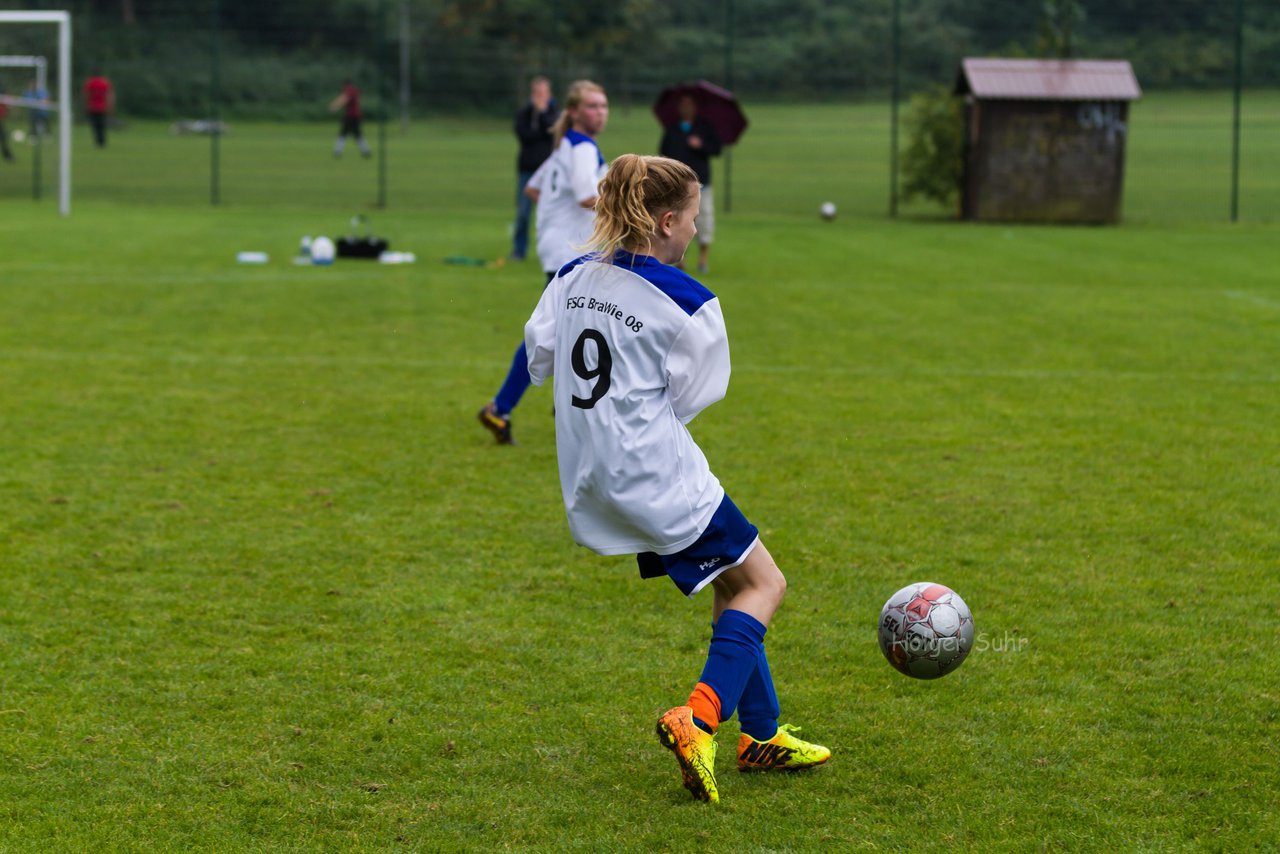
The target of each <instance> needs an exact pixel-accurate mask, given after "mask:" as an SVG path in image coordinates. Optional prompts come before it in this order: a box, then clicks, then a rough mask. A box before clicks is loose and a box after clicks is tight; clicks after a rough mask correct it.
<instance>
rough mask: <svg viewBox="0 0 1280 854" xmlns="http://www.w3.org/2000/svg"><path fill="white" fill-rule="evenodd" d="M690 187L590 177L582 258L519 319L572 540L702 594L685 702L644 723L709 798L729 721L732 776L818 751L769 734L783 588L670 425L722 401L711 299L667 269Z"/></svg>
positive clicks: (673, 174)
mask: <svg viewBox="0 0 1280 854" xmlns="http://www.w3.org/2000/svg"><path fill="white" fill-rule="evenodd" d="M698 194H699V189H698V178H697V175H695V174H694V172H693V170H691V169H690V168H689V167H687V166H685V165H684V164H682V163H679V162H677V161H675V160H669V159H667V158H663V157H641V156H638V155H634V154H626V155H623V156H621V157H619V158H618V159H617V160H615V161H614V162H613V164H612V166H611V167H610V169H609V173H608V175H606V176H605V179H604V180H603V181H602V182H601V183H600V198H599V200H598V201H597V203H596V221H595V229H594V231H593V233H592V235H591V241H590V245H591V246H592V248H593V249H594V251H593V252H592V253H591V254H589V255H585V256H583V257H581V258H578V259H576V260H575V261H573V262H571V263H570V264H567V265H566V266H565V267H564V268H562V269H561V270H560V272H559V273H558V274H557V275H556V277H555V279H553V280H552V282H551V284H550V285H549V286H548V287H547V289H546V290H545V291H544V292H543V294H542V299H541V301H539V303H538V307H537V308H536V309H535V310H534V313H533V316H532V317H531V318H530V319H529V322H528V323H527V324H526V325H525V345H526V348H527V350H528V357H529V374H530V377H531V379H532V381H533V382H534V383H536V384H538V385H541V384H542V383H543V382H545V381H546V379H547V378H548V377H550V376H553V375H554V376H555V377H556V382H555V387H554V398H555V418H556V451H557V455H558V458H559V466H560V486H561V491H562V493H563V496H564V503H565V510H566V513H567V515H568V517H569V529H570V531H571V533H572V534H573V538H574V541H575V542H577V543H579V544H580V545H583V546H586V547H587V548H590V549H592V550H593V551H595V552H598V553H599V554H604V555H613V554H636V555H637V560H638V562H639V564H640V574H641V576H643V577H646V578H647V577H654V576H657V575H666V576H668V577H670V578H671V580H672V581H673V582H675V584H676V586H677V587H679V588H680V590H681V592H683V593H684V594H685V595H686V596H693V595H694V594H695V593H697V592H698V591H699V590H701V589H702V588H704V587H706V586H708V585H710V587H711V589H712V603H711V612H712V626H713V629H712V635H711V646H710V650H709V651H708V653H707V659H706V663H705V666H704V667H703V670H702V677H701V679H699V681H698V683H697V685H696V686H695V687H694V689H693V692H692V694H691V695H690V697H689V701H688V703H687V704H686V705H681V706H676V707H675V708H673V709H670V710H669V711H667V712H666V713H665V714H663V715H662V717H660V718H659V719H658V726H657V730H658V738H659V740H660V741H661V743H662V744H663V746H665V747H667V748H668V749H670V750H671V751H672V752H674V753H675V756H676V760H677V761H678V762H679V764H680V772H681V775H682V777H683V780H684V785H685V787H686V788H687V789H688V790H689V791H690V792H691V793H692V794H693V796H694V797H695V798H696V799H698V800H701V801H717V800H719V794H718V791H717V788H716V778H715V767H714V766H715V755H716V743H715V732H716V728H717V727H718V726H719V724H720V723H721V721H724V720H727V719H728V718H730V717H731V716H732V715H733V713H734V710H735V709H736V710H737V712H738V720H739V723H740V724H741V729H742V736H741V738H740V739H739V741H738V770H740V771H753V770H773V769H787V770H793V769H797V768H808V767H812V766H815V765H821V764H822V763H824V762H826V761H827V760H828V759H829V758H830V757H831V751H830V750H828V749H827V748H825V747H822V746H821V745H817V744H810V743H809V742H805V741H801V740H800V739H798V738H796V737H795V735H794V734H793V733H794V732H795V729H796V728H795V727H791V726H782V727H779V726H778V714H779V707H778V699H777V696H776V695H775V693H774V689H773V679H772V677H771V676H770V674H769V663H768V661H767V659H766V658H765V653H764V636H765V631H766V627H767V626H768V624H769V621H770V619H771V618H772V617H773V614H774V612H775V611H776V610H777V608H778V606H779V605H780V604H781V602H782V597H783V594H784V593H785V592H786V579H784V578H783V576H782V573H781V572H780V571H779V570H778V567H777V565H776V564H775V563H774V562H773V558H772V557H770V556H769V551H768V550H767V549H766V548H765V547H764V544H763V543H761V542H760V538H759V536H758V534H759V532H758V530H757V528H756V527H755V526H754V525H752V524H751V523H750V522H748V521H747V519H746V517H744V516H743V515H742V513H741V511H739V510H738V508H737V506H735V505H734V503H733V501H731V500H730V499H729V496H728V495H726V494H725V491H724V488H723V487H722V486H721V485H720V481H719V480H717V479H716V477H715V475H714V474H712V473H711V469H710V467H709V466H708V465H707V459H706V457H705V456H703V454H702V451H701V450H700V449H699V448H698V446H697V445H696V444H694V441H693V438H692V437H691V436H690V435H689V431H688V429H687V428H686V427H685V425H686V424H687V423H688V422H689V421H691V420H692V419H693V418H694V416H696V415H697V414H698V413H699V412H701V411H702V410H703V409H705V408H706V407H708V406H710V405H711V404H713V403H715V402H716V401H717V400H719V399H720V398H722V397H724V394H725V391H726V390H727V388H728V382H729V342H728V337H727V335H726V332H725V326H724V317H723V315H722V314H721V311H720V302H719V300H717V299H716V296H715V295H714V294H712V293H711V292H710V291H708V290H707V289H706V288H705V287H703V286H702V285H701V284H699V283H698V282H697V281H695V280H694V279H693V278H691V277H690V276H688V275H686V274H685V273H684V272H683V271H681V270H679V269H676V268H675V267H673V266H670V265H673V264H675V263H676V262H678V261H680V260H681V259H682V258H683V257H684V253H685V249H686V248H688V246H689V242H690V241H691V240H692V239H693V236H694V234H695V233H696V228H695V227H694V223H693V221H694V217H695V216H697V213H698Z"/></svg>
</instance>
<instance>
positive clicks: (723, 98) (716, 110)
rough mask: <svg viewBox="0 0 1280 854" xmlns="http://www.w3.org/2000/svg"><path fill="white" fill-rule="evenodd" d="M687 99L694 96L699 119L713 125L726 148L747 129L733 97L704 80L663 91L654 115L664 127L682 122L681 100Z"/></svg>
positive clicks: (656, 104)
mask: <svg viewBox="0 0 1280 854" xmlns="http://www.w3.org/2000/svg"><path fill="white" fill-rule="evenodd" d="M685 95H692V96H693V98H694V100H696V101H697V102H698V115H699V116H700V117H701V118H704V119H706V120H707V121H708V122H710V123H711V126H712V127H714V128H715V129H716V133H717V134H718V135H719V136H720V141H721V142H722V143H724V144H725V145H732V144H733V143H735V142H737V141H738V137H740V136H742V132H743V131H744V130H746V129H747V117H746V116H744V115H743V114H742V108H741V107H740V106H738V99H737V98H735V97H734V96H733V93H732V92H730V91H729V90H728V89H722V88H720V87H719V86H717V85H715V84H714V83H708V82H707V81H705V80H699V81H698V82H697V83H681V84H680V85H679V86H669V87H668V88H666V89H663V90H662V94H661V95H659V96H658V100H657V101H656V102H654V105H653V114H654V115H655V116H657V117H658V121H659V122H661V123H662V126H663V127H666V126H667V125H669V124H671V123H673V122H678V121H680V99H681V98H683V97H684V96H685Z"/></svg>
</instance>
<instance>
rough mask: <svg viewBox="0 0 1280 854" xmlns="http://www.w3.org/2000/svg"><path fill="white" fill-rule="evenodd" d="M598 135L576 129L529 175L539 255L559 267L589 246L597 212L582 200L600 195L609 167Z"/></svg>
mask: <svg viewBox="0 0 1280 854" xmlns="http://www.w3.org/2000/svg"><path fill="white" fill-rule="evenodd" d="M608 168H609V167H608V165H607V164H606V163H605V161H604V156H603V155H601V154H600V147H599V146H597V145H596V141H595V140H594V139H592V138H591V137H589V136H587V135H586V134H583V133H578V132H577V131H576V130H572V129H570V130H568V131H566V132H565V135H564V139H562V140H560V145H559V146H557V147H556V150H555V151H554V152H552V154H551V156H550V157H548V158H547V159H546V160H545V161H544V162H543V164H542V165H541V166H540V167H538V171H537V172H535V173H534V175H533V177H532V178H530V179H529V183H530V184H531V185H532V186H533V187H535V188H537V190H538V191H539V193H540V195H539V197H538V209H537V210H538V214H537V226H536V228H537V234H538V260H540V261H541V262H542V269H543V270H545V271H546V272H548V273H554V272H555V271H557V270H559V269H560V268H561V267H563V266H564V265H565V264H568V263H569V262H570V261H572V260H573V259H574V258H577V257H578V256H579V255H581V254H582V253H583V252H584V251H585V250H584V249H583V247H584V246H585V244H586V242H587V241H588V240H589V239H590V238H591V230H592V228H593V227H594V226H595V221H596V213H595V211H594V210H592V209H591V208H584V207H583V206H582V205H581V202H584V201H586V200H587V199H590V198H592V197H593V196H596V195H597V194H598V193H599V191H598V190H597V189H596V187H597V186H598V185H599V183H600V179H602V178H603V177H604V175H605V172H607V171H608Z"/></svg>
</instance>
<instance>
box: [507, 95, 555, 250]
mask: <svg viewBox="0 0 1280 854" xmlns="http://www.w3.org/2000/svg"><path fill="white" fill-rule="evenodd" d="M557 115H558V111H557V110H556V103H555V100H554V99H553V98H552V97H551V81H550V80H548V79H547V78H545V77H535V78H533V80H532V81H531V82H530V84H529V100H528V102H527V103H526V104H525V105H524V106H523V107H521V108H520V109H519V110H517V111H516V121H515V131H516V138H517V139H519V140H520V154H519V156H518V157H517V159H516V222H515V228H514V229H513V231H512V234H511V260H513V261H523V260H524V258H525V256H526V255H527V254H528V253H529V220H530V219H531V218H532V216H533V200H532V199H530V198H529V197H528V196H526V195H525V192H524V188H525V185H526V184H528V183H529V178H530V177H532V176H533V173H534V172H536V171H538V167H539V166H541V165H542V161H544V160H546V159H547V158H548V157H550V156H551V143H552V139H551V127H552V125H554V124H555V123H556V117H557Z"/></svg>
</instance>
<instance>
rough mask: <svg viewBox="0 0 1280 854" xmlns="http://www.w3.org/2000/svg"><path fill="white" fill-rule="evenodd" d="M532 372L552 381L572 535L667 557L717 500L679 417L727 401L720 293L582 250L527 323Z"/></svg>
mask: <svg viewBox="0 0 1280 854" xmlns="http://www.w3.org/2000/svg"><path fill="white" fill-rule="evenodd" d="M524 335H525V347H526V349H527V350H528V354H529V376H530V378H531V379H532V380H533V382H534V383H535V384H537V385H542V383H543V382H545V381H546V379H547V378H548V377H550V376H552V375H554V376H555V377H556V382H555V390H554V399H555V411H556V452H557V455H558V457H559V463H560V488H561V490H562V492H563V494H564V505H565V511H566V513H567V514H568V517H569V530H570V532H571V533H572V534H573V539H574V541H575V542H577V543H579V544H580V545H584V546H586V547H587V548H589V549H592V550H593V551H596V552H598V553H600V554H605V555H612V554H629V553H638V552H645V551H651V552H657V553H658V554H671V553H673V552H678V551H680V550H681V549H683V548H685V547H687V546H689V545H691V544H692V543H693V542H694V541H696V540H697V539H698V537H699V536H701V535H702V532H703V531H704V530H706V527H707V524H708V523H709V522H710V521H711V517H712V515H713V514H714V513H715V511H716V508H718V507H719V506H720V501H721V499H722V498H723V497H724V488H723V487H721V486H720V481H719V480H717V479H716V476H715V475H714V474H712V472H711V469H710V467H709V466H708V465H707V458H706V457H705V456H703V454H702V451H701V450H700V449H699V448H698V446H697V445H696V444H695V443H694V441H693V437H692V436H690V435H689V430H688V429H687V428H686V427H685V425H686V424H687V423H688V422H689V421H691V420H693V417H694V416H695V415H697V414H698V413H699V412H701V411H702V410H703V409H705V408H706V407H708V406H710V405H711V404H713V403H715V402H716V401H717V400H720V399H721V398H722V397H724V394H725V391H726V390H727V389H728V387H729V339H728V336H727V334H726V332H725V327H724V315H723V314H721V312H720V301H719V300H718V299H716V296H715V294H713V293H711V292H710V291H709V290H707V289H706V288H705V287H703V286H702V285H701V284H699V283H698V282H697V281H695V280H694V279H693V278H691V277H690V276H688V275H686V274H685V273H684V272H683V271H681V270H677V269H676V268H674V267H669V266H667V265H665V264H662V263H661V262H659V261H658V260H656V259H654V258H651V257H648V256H644V255H638V256H632V255H629V254H626V253H619V254H618V256H617V257H616V258H615V260H614V263H612V264H607V263H604V262H602V261H599V260H592V259H591V258H590V256H588V257H584V258H579V259H577V260H576V261H574V262H573V263H571V264H569V265H567V266H566V267H565V268H564V269H562V270H561V271H560V273H559V275H557V276H556V278H555V279H553V280H552V282H551V284H550V285H549V286H548V287H547V289H546V290H545V291H543V293H542V299H541V300H540V301H539V302H538V307H537V308H536V309H534V312H533V316H532V317H531V318H530V319H529V322H528V323H527V324H526V325H525V328H524Z"/></svg>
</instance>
